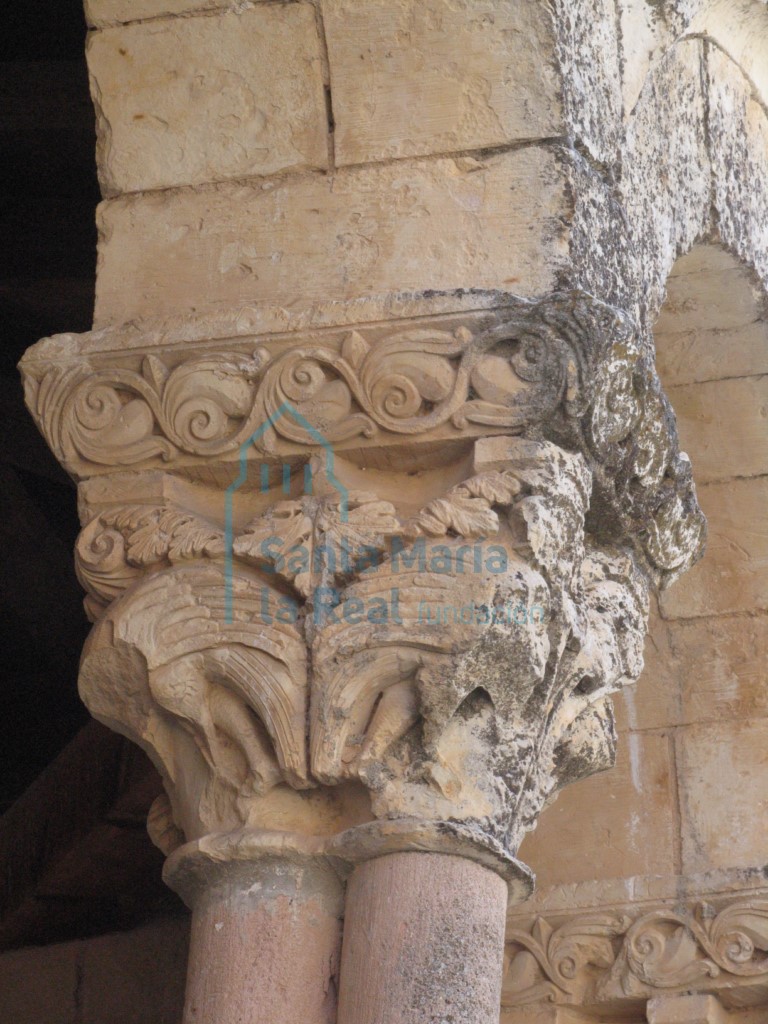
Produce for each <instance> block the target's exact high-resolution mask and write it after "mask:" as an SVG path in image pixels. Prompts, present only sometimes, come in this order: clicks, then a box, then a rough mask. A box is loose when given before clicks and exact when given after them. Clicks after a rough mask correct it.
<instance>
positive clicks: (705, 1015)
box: [646, 994, 734, 1024]
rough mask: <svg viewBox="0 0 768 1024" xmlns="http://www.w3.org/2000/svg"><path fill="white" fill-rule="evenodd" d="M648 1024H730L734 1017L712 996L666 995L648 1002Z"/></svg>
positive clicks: (655, 997)
mask: <svg viewBox="0 0 768 1024" xmlns="http://www.w3.org/2000/svg"><path fill="white" fill-rule="evenodd" d="M646 1015H647V1018H648V1024H728V1022H729V1021H733V1020H734V1017H733V1016H732V1015H731V1014H730V1013H727V1012H726V1011H725V1010H724V1009H723V1004H722V1003H721V1002H720V1000H719V999H717V997H716V996H711V995H690V994H686V995H666V996H654V998H653V999H649V1000H648V1007H647V1009H646Z"/></svg>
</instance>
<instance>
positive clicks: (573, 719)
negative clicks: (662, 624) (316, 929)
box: [24, 294, 704, 886]
mask: <svg viewBox="0 0 768 1024" xmlns="http://www.w3.org/2000/svg"><path fill="white" fill-rule="evenodd" d="M114 340H115V339H113V341H114ZM103 341H104V339H103V338H101V339H100V340H98V343H97V341H94V340H93V339H91V340H90V342H89V343H88V344H84V345H83V346H82V347H83V348H85V349H87V350H88V355H87V356H86V355H83V356H74V357H73V358H70V359H67V360H65V359H63V358H57V359H54V360H50V359H46V358H44V357H45V352H46V350H45V346H43V348H42V349H38V350H37V351H34V352H33V353H31V354H30V355H29V356H28V357H27V358H26V360H25V363H24V370H25V373H26V374H27V388H28V397H29V401H30V406H31V408H32V409H33V412H34V413H35V415H36V416H37V418H38V422H39V423H40V426H41V429H42V430H43V431H44V433H45V435H46V437H47V438H48V440H49V443H50V444H51V446H52V447H53V449H54V451H56V452H57V454H58V455H59V456H60V458H61V459H62V461H63V462H64V464H65V465H66V466H67V468H68V469H69V470H70V471H71V472H73V473H75V474H76V475H78V476H80V477H82V478H84V480H83V483H82V484H81V508H82V510H83V512H84V516H85V519H86V523H85V526H84V529H83V532H82V534H81V537H80V539H79V541H78V545H77V568H78V574H79V577H80V579H81V581H82V583H83V585H84V587H85V588H86V590H87V591H88V598H87V606H88V610H89V613H90V614H91V616H92V618H93V619H94V620H95V626H94V629H93V632H92V633H91V636H90V638H89V640H88V642H87V645H86V649H85V652H84V656H83V662H82V668H81V675H80V690H81V693H82V696H83V699H84V700H85V702H86V704H87V705H88V707H89V708H90V710H91V711H92V713H93V714H94V715H95V717H97V718H99V719H100V720H101V721H103V722H106V723H107V724H108V725H110V726H111V727H113V728H115V729H117V730H118V731H121V732H123V733H125V734H126V735H128V736H129V737H130V738H131V739H133V740H135V741H136V742H138V743H139V744H140V745H142V746H143V747H144V748H145V749H146V750H147V751H148V753H149V754H150V756H151V757H152V758H153V760H154V761H155V763H156V765H157V766H158V768H159V770H160V772H161V774H162V776H163V779H164V782H165V786H166V790H167V794H168V800H169V803H168V805H167V806H164V805H162V806H158V807H157V808H156V809H155V813H154V814H153V816H152V821H151V823H150V824H151V832H152V834H153V836H154V837H155V839H156V841H157V842H158V843H159V845H161V846H162V847H163V848H164V849H166V850H167V851H170V850H172V849H173V848H174V847H175V846H177V845H178V844H179V843H181V842H183V841H184V840H186V841H187V843H195V842H199V841H202V840H203V839H204V837H206V836H209V835H213V834H216V835H221V834H229V833H232V834H236V835H241V834H245V835H256V834H257V833H258V834H260V833H263V832H264V831H265V830H266V831H279V832H283V833H293V834H295V835H296V836H303V837H310V838H311V839H312V840H313V841H317V842H320V843H321V845H322V849H323V851H324V852H323V855H324V856H325V855H327V856H329V857H336V858H340V859H342V860H344V859H346V860H348V861H350V862H354V860H355V859H356V858H358V859H359V858H361V857H365V856H368V855H375V854H371V853H370V852H368V853H367V852H366V851H370V850H376V849H382V848H384V847H386V845H387V844H390V845H391V843H392V842H394V841H395V839H393V837H395V836H398V835H399V836H400V840H401V841H402V842H403V843H406V842H415V843H416V848H429V849H433V848H437V847H439V846H440V844H445V843H449V844H451V848H452V849H454V850H456V849H461V850H462V851H464V853H465V855H466V851H467V850H468V849H470V848H471V849H472V850H473V851H474V854H473V855H474V856H476V857H478V858H486V859H488V860H489V861H490V862H492V863H493V864H494V866H495V867H496V869H497V870H499V871H501V872H502V873H505V874H506V875H507V876H508V877H510V878H512V877H514V878H517V879H518V880H523V881H524V884H525V886H527V881H525V879H526V871H525V869H523V868H522V867H521V866H518V865H517V863H516V861H515V860H514V855H515V853H516V850H517V847H518V845H519V842H520V840H521V838H522V835H523V834H524V832H525V831H526V830H528V829H530V828H532V827H534V825H535V822H536V819H537V816H538V814H539V812H540V810H541V807H542V805H543V803H544V802H545V801H546V800H548V799H550V798H551V797H552V796H553V795H554V794H555V793H556V792H557V790H558V789H559V788H561V787H562V786H563V785H565V784H566V783H568V782H570V781H573V780H575V779H578V778H582V777H584V776H585V775H588V774H591V773H592V772H595V771H599V770H601V769H603V768H605V767H608V766H609V765H610V764H611V763H612V760H613V755H614V745H615V734H614V727H613V716H612V708H611V702H610V694H611V693H612V692H614V691H615V690H617V689H619V688H621V687H622V686H624V685H627V684H629V683H631V682H633V681H634V680H635V679H636V678H637V676H638V674H639V672H640V670H641V667H642V642H643V635H644V631H645V622H646V617H647V607H648V592H649V589H650V588H651V587H652V586H654V585H656V584H657V583H660V582H661V583H663V582H666V581H668V580H669V579H672V578H674V577H675V576H676V575H678V574H679V573H680V572H681V571H683V570H684V568H686V567H687V566H688V565H689V564H691V562H692V561H693V560H695V558H696V557H698V555H699V554H700V552H701V547H702V544H703V539H704V520H703V517H702V515H701V512H700V510H699V508H698V505H697V504H696V498H695V491H694V488H693V484H692V480H691V474H690V465H689V463H688V461H687V459H686V458H685V456H684V455H682V454H681V453H679V451H678V449H677V444H676V439H675V433H674V425H673V420H672V416H671V413H670V411H669V408H668V406H667V404H666V401H665V399H664V398H663V395H662V394H661V391H660V388H659V385H658V380H657V378H656V376H655V372H654V371H653V369H652V367H651V366H650V365H649V364H648V362H647V360H646V359H645V357H644V356H643V355H642V353H641V351H640V347H639V345H638V343H637V341H636V338H635V334H634V332H633V328H632V325H631V324H630V323H629V321H628V320H627V318H626V317H625V316H624V315H622V314H621V313H620V312H618V311H616V310H613V309H610V308H608V307H606V306H604V305H602V304H601V303H599V302H596V301H595V300H594V299H591V298H590V297H589V296H586V295H583V294H567V295H554V296H551V297H549V298H548V299H545V300H542V301H540V302H537V303H528V302H522V301H519V300H514V299H512V298H510V297H504V298H503V301H500V303H499V305H498V307H497V308H479V309H476V310H466V311H464V312H462V313H455V314H445V315H441V316H438V317H431V318H420V319H414V320H410V321H405V322H389V323H387V324H386V325H381V324H376V325H370V324H363V325H358V326H357V327H354V328H344V329H336V328H329V329H325V330H321V331H314V332H309V333H308V334H307V335H306V336H304V337H302V336H300V335H297V334H292V335H290V336H280V337H267V338H252V337H249V338H245V339H244V338H237V339H230V340H229V341H228V343H227V345H226V346H223V345H222V344H220V343H210V344H206V345H201V346H200V348H199V350H196V349H195V348H194V346H190V345H188V344H187V345H184V346H183V347H182V346H177V345H173V344H172V345H169V346H168V347H167V349H165V350H163V349H153V352H152V354H151V355H146V354H143V353H142V352H140V351H136V350H135V349H131V350H130V351H128V352H121V353H119V354H118V353H116V352H114V351H107V350H106V349H104V346H103ZM51 345H52V349H51V351H55V352H58V353H59V356H60V354H61V345H60V344H58V343H56V344H54V343H53V342H52V343H51ZM100 346H101V347H100ZM163 460H165V462H164V463H163ZM162 464H164V465H165V470H164V471H162V472H160V471H159V470H158V466H159V465H162ZM125 467H131V471H130V473H126V471H125ZM153 481H154V483H153ZM157 481H160V483H159V485H157V486H156V484H157ZM153 488H154V490H153ZM235 492H236V499H237V500H236V502H235ZM235 505H236V507H235ZM161 804H162V802H161ZM414 822H420V823H422V825H421V826H420V827H421V830H422V838H421V840H416V839H414V838H413V828H414V825H413V823H414ZM243 830H245V831H244V832H243ZM407 836H410V837H411V838H409V839H406V838H405V837H407ZM297 842H298V840H297ZM382 843H383V844H384V847H382V845H381V844H382ZM419 843H421V845H420V846H419ZM323 844H324V845H323ZM435 844H437V847H436V846H435ZM225 845H226V844H225ZM387 848H388V847H387ZM521 884H522V883H521Z"/></svg>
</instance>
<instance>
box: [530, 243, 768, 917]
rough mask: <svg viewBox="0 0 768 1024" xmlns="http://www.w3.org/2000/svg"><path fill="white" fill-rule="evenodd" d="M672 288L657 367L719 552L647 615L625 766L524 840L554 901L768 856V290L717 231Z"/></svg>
mask: <svg viewBox="0 0 768 1024" xmlns="http://www.w3.org/2000/svg"><path fill="white" fill-rule="evenodd" d="M664 286H665V294H666V298H665V301H664V303H663V306H662V311H661V314H660V316H659V318H658V320H657V322H656V324H655V325H654V338H655V343H656V351H657V365H658V370H659V374H660V377H661V379H662V383H663V385H664V387H665V390H666V392H667V394H668V396H669V398H670V401H671V403H672V406H673V407H674V408H675V410H676V414H677V418H678V428H679V432H680V440H681V444H682V446H683V448H685V449H686V450H687V451H688V452H689V454H690V455H691V458H692V460H693V465H694V472H695V475H696V478H697V481H698V493H699V499H700V501H701V504H702V507H703V508H704V511H705V513H706V514H707V515H708V518H709V520H710V542H709V550H708V552H707V553H705V556H704V558H703V559H702V561H701V562H700V563H698V564H697V565H696V566H694V568H693V569H692V570H691V571H690V573H689V574H688V575H687V576H686V577H685V578H684V579H683V580H682V581H680V582H679V583H677V584H675V585H674V586H673V587H672V588H670V589H669V590H668V591H665V592H664V593H663V594H662V597H661V601H660V609H659V610H658V611H655V612H654V613H653V614H652V616H651V624H650V631H649V638H648V640H647V642H646V647H645V669H644V671H643V674H642V676H641V678H640V681H639V684H638V686H637V687H635V688H629V689H627V690H625V691H624V692H623V693H622V694H621V695H620V696H618V697H617V699H616V701H615V704H616V712H617V724H618V728H619V734H620V735H619V743H618V760H617V766H616V768H614V769H613V770H612V771H611V772H608V773H605V774H604V775H598V776H594V777H593V778H591V779H587V780H584V781H581V782H579V783H577V784H576V785H574V786H572V787H571V788H570V789H569V790H567V791H564V792H563V793H562V794H561V795H560V796H559V797H558V799H557V801H556V802H555V803H554V805H553V806H552V807H551V808H548V809H547V810H546V811H545V812H544V814H543V815H542V817H541V819H540V822H539V825H538V827H537V830H536V831H535V832H533V833H530V834H529V835H527V836H526V838H525V840H524V842H523V844H522V847H521V851H520V856H521V857H522V858H523V859H524V860H525V859H526V858H527V860H528V862H532V863H535V864H536V866H537V876H538V880H539V887H540V889H539V892H540V896H539V899H540V900H541V901H542V906H543V907H544V909H546V902H547V899H548V898H549V897H548V895H547V894H548V893H552V896H553V899H556V898H557V891H558V890H557V887H559V886H562V885H571V884H578V883H590V882H592V881H594V880H596V879H601V880H603V881H604V880H606V879H611V878H627V877H631V876H646V875H662V876H663V875H666V876H684V877H687V876H694V875H697V874H698V873H700V872H704V871H708V870H716V869H718V870H719V869H727V868H730V867H733V866H735V865H737V866H738V867H739V868H742V869H743V868H747V867H749V866H750V865H752V864H762V863H763V861H764V860H765V844H764V836H763V833H764V826H763V815H762V812H761V810H760V808H761V806H762V802H763V801H764V794H765V791H766V786H768V766H767V765H766V762H765V758H764V755H763V751H764V749H765V746H766V745H767V744H768V693H766V690H765V686H764V682H763V681H764V667H763V665H764V661H765V655H766V652H768V538H766V536H765V526H764V524H765V509H766V507H768V298H767V297H766V296H765V293H764V285H763V283H762V282H761V281H760V279H759V278H758V277H757V276H756V274H755V273H754V271H753V270H752V268H750V267H749V266H748V265H746V264H745V263H743V262H741V261H739V260H738V259H737V258H736V257H734V256H733V254H732V253H730V252H729V251H728V250H727V249H726V248H725V247H724V246H722V245H720V244H715V243H712V242H709V243H706V242H697V243H695V244H693V245H692V246H691V248H690V249H689V251H688V252H687V253H686V254H685V255H683V256H681V257H679V258H678V259H677V260H676V261H675V263H674V265H673V269H672V273H671V274H670V276H669V279H668V280H667V281H665V282H664ZM724 780H727V781H725V782H724ZM723 785H726V786H727V788H728V792H729V794H731V797H730V798H729V800H725V801H724V800H723V799H722V798H721V797H718V796H716V795H715V794H716V793H718V792H719V793H722V787H723ZM717 786H719V787H720V789H719V790H718V789H717V788H716V787H717ZM550 887H554V888H550Z"/></svg>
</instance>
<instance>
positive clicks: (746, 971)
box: [503, 897, 768, 1006]
mask: <svg viewBox="0 0 768 1024" xmlns="http://www.w3.org/2000/svg"><path fill="white" fill-rule="evenodd" d="M506 961H507V966H506V974H505V982H504V997H503V1001H504V1004H505V1005H507V1006H516V1005H522V1004H526V1003H531V1002H537V1001H542V1000H546V1001H552V1002H563V1003H569V1002H584V1001H586V1002H589V1003H590V1004H595V1005H599V1004H600V1003H602V1002H613V1001H615V1000H616V999H622V998H633V997H648V996H650V995H653V994H654V992H658V991H659V990H674V989H681V990H690V989H694V990H696V991H716V990H717V989H718V988H722V987H734V986H743V985H745V984H746V985H749V984H753V985H754V984H761V985H763V986H764V985H766V984H768V901H767V900H765V899H761V898H750V899H747V898H743V897H742V898H735V899H734V898H731V900H730V901H729V902H726V903H725V904H722V903H721V904H720V906H719V907H718V908H715V907H714V906H712V905H711V904H710V903H707V902H703V901H702V902H699V903H695V904H693V905H690V906H688V907H685V908H680V906H679V905H678V906H675V907H670V906H664V907H659V908H655V909H652V910H647V909H646V910H644V911H643V912H640V913H638V912H637V911H636V910H635V911H632V910H631V908H630V909H629V910H627V911H602V912H594V913H588V914H582V915H579V916H575V917H572V918H570V919H568V920H566V921H565V922H561V923H559V924H558V925H556V926H553V925H552V924H550V923H549V922H547V921H546V920H545V919H544V918H542V917H537V918H536V919H535V920H534V921H533V922H532V923H531V924H530V926H529V927H528V928H520V927H518V926H513V927H512V928H511V929H508V931H507V956H506Z"/></svg>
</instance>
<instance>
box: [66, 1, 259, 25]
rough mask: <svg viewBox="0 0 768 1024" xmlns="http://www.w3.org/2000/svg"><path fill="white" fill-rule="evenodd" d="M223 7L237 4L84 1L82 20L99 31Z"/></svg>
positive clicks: (230, 2)
mask: <svg viewBox="0 0 768 1024" xmlns="http://www.w3.org/2000/svg"><path fill="white" fill-rule="evenodd" d="M253 2H254V3H258V2H259V0H253ZM227 7H231V8H233V9H237V3H236V2H232V0H85V16H86V18H87V19H88V24H89V25H92V26H95V27H99V26H102V25H115V24H118V23H125V22H131V21H143V20H145V19H149V18H164V17H168V16H173V15H178V14H192V13H194V12H195V11H210V10H214V9H221V8H227Z"/></svg>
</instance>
